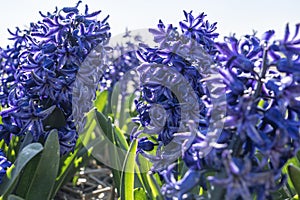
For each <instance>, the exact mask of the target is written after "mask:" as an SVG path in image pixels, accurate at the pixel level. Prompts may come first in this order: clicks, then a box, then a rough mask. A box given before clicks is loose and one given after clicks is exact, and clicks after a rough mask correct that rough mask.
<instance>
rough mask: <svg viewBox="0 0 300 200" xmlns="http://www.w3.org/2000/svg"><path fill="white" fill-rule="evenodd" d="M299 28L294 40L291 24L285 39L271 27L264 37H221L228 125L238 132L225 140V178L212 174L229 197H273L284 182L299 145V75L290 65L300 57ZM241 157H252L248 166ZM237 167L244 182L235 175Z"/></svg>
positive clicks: (220, 49) (295, 64)
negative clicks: (285, 168) (285, 169)
mask: <svg viewBox="0 0 300 200" xmlns="http://www.w3.org/2000/svg"><path fill="white" fill-rule="evenodd" d="M298 29H299V28H298V26H296V34H295V36H294V37H293V38H292V40H289V34H290V33H289V26H287V28H286V32H285V36H284V39H283V40H274V41H272V38H273V35H274V31H268V32H266V33H265V34H264V35H263V37H262V39H259V38H258V37H256V36H255V35H247V36H245V38H244V39H242V40H237V39H236V38H235V37H234V36H231V37H229V38H226V39H225V43H217V47H218V49H219V51H220V55H219V56H218V60H219V61H220V62H221V63H223V67H222V68H221V69H220V73H221V74H222V76H223V78H224V83H225V84H226V89H227V96H228V97H229V98H228V106H227V116H226V119H225V124H224V130H226V131H227V132H232V133H234V134H233V135H232V137H231V138H230V140H228V141H227V144H228V147H230V150H231V153H230V154H229V153H228V152H227V153H225V151H224V152H223V154H220V156H222V157H220V158H223V160H224V159H225V160H228V161H226V162H227V163H223V166H224V167H225V169H226V170H225V171H226V172H225V173H226V174H227V176H226V177H227V178H225V179H222V178H220V177H218V176H219V175H220V174H222V173H224V170H223V172H222V173H217V174H218V175H216V176H215V177H214V178H212V177H211V180H212V183H213V184H215V185H217V186H221V187H225V191H226V197H227V199H237V198H243V199H252V198H254V197H256V198H257V199H266V198H271V192H272V191H276V190H277V189H278V188H280V187H281V186H282V184H283V183H284V182H285V176H283V175H282V174H281V169H282V167H283V166H284V164H285V163H286V162H287V161H288V159H290V158H291V157H293V156H294V155H295V154H296V152H297V151H298V150H299V136H300V135H299V125H300V124H299V119H298V117H296V116H299V112H298V108H297V104H298V102H299V99H297V97H298V96H299V92H298V90H297V87H298V75H297V73H296V70H292V69H295V68H296V66H297V63H298V57H299V56H298V55H299V51H298V52H297V50H299V47H298V41H299V39H297V37H298V35H297V34H298ZM286 46H288V48H287V47H286ZM287 60H290V61H288V62H286V61H287ZM232 80H235V81H232ZM241 88H244V90H242V89H241ZM282 94H284V97H283V96H282ZM241 161H243V162H247V163H249V164H247V165H246V166H247V169H243V168H245V167H246V166H244V167H243V165H242V164H240V162H241ZM235 168H236V170H234V169H235ZM221 171H222V170H221ZM234 171H236V172H234ZM235 173H237V174H236V175H235V176H234V177H236V178H237V176H240V175H243V178H242V177H241V178H242V179H243V180H244V181H245V183H243V182H242V181H237V180H235V178H233V177H232V175H231V174H235ZM232 178H233V179H232ZM271 180H272V184H271V183H270V182H269V181H271ZM236 183H243V185H240V186H238V185H237V184H236ZM249 184H250V185H249ZM225 185H226V186H225ZM257 185H260V187H259V188H257V187H256V186H257Z"/></svg>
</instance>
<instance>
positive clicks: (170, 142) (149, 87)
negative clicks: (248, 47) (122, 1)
mask: <svg viewBox="0 0 300 200" xmlns="http://www.w3.org/2000/svg"><path fill="white" fill-rule="evenodd" d="M184 15H185V17H186V19H185V20H184V21H183V22H180V29H181V32H182V33H180V32H179V31H177V27H174V26H173V25H168V26H167V27H166V26H165V25H164V24H163V22H162V21H161V20H160V22H159V24H158V29H149V31H150V32H151V33H152V34H153V36H154V41H155V42H156V43H157V46H156V47H149V46H147V45H142V46H141V50H140V51H138V52H137V54H138V56H139V58H140V60H141V62H142V65H140V66H139V67H138V68H137V71H138V73H139V75H140V82H141V98H140V99H139V100H137V101H136V108H137V112H138V117H139V122H140V124H141V125H142V126H143V130H142V132H143V133H146V134H149V136H156V142H155V143H156V144H158V147H157V149H156V153H155V155H153V154H148V153H147V150H146V149H143V148H142V145H138V147H139V146H140V147H141V148H140V149H139V150H138V151H139V153H141V154H142V155H143V156H144V157H146V158H148V159H149V160H150V161H151V162H152V163H153V167H152V170H153V171H155V172H158V173H160V174H162V173H165V171H166V173H167V174H170V173H169V172H168V166H169V165H170V164H172V163H174V162H175V161H176V160H178V159H179V158H182V159H183V161H184V162H185V163H186V165H187V166H189V167H191V170H193V171H194V172H193V173H194V174H198V175H199V174H202V172H201V171H200V170H201V169H202V168H201V166H202V164H201V163H204V162H205V161H204V159H203V157H204V156H205V155H206V154H207V153H208V152H209V151H210V150H211V148H212V147H215V148H216V149H219V148H221V147H224V146H223V145H222V144H219V143H218V141H217V138H216V137H217V135H218V134H220V133H217V132H215V131H213V130H211V129H210V128H209V126H210V125H211V124H214V125H213V126H216V125H217V124H218V121H219V120H220V118H222V116H223V113H222V112H224V109H223V107H224V103H223V102H222V101H224V98H223V97H222V94H224V89H225V87H224V84H223V83H222V80H221V76H218V70H217V65H216V64H217V63H216V62H215V61H214V58H215V57H216V53H217V50H216V46H215V45H214V42H213V41H214V39H215V38H217V36H218V34H217V33H214V31H215V29H216V23H213V24H211V25H210V23H209V22H208V21H205V20H204V18H205V17H206V15H205V14H203V13H202V14H200V15H198V16H197V17H194V15H193V14H192V12H189V13H187V12H185V11H184ZM210 75H217V76H213V77H214V78H216V79H218V80H217V81H216V80H214V83H213V81H211V79H210ZM209 89H210V90H213V91H214V92H212V94H213V95H211V94H210V92H209V91H208V90H209ZM218 93H220V94H221V95H220V94H218ZM212 101H213V102H214V103H215V105H216V106H214V108H215V111H214V112H212V106H210V104H211V102H212ZM217 102H218V103H217ZM210 123H211V124H210ZM224 137H226V136H223V138H224ZM152 139H153V137H152ZM144 141H145V139H143V140H140V142H144ZM151 149H152V148H151ZM187 152H189V153H187ZM197 152H199V153H202V154H201V155H200V154H199V155H197ZM212 155H213V153H211V154H210V158H212V159H211V162H213V161H212V160H213V156H212ZM198 160H199V162H198ZM200 160H201V161H200ZM197 163H198V164H197ZM190 172H191V171H190ZM193 173H191V174H193ZM170 176H173V175H170ZM191 176H192V175H188V173H187V174H186V176H185V177H186V178H185V179H182V180H181V181H179V182H177V180H176V179H175V178H172V179H169V178H167V177H169V176H163V177H165V181H166V185H165V186H164V187H163V188H164V189H162V192H163V193H164V194H165V195H166V196H168V197H169V198H172V195H173V197H177V198H182V196H183V195H184V194H186V193H188V191H189V190H191V189H192V188H193V187H194V186H196V185H197V184H198V181H193V183H189V182H190V181H192V180H193V178H191ZM196 179H197V180H200V178H199V179H198V178H197V177H196ZM185 184H190V185H189V186H188V187H184V186H183V187H182V191H181V190H180V187H179V185H185ZM175 186H176V188H173V189H174V190H176V191H177V192H175V193H174V192H172V191H174V190H173V189H172V187H175Z"/></svg>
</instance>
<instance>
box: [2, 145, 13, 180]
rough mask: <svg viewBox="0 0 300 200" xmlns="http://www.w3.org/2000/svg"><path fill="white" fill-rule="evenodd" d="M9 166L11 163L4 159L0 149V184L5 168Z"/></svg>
mask: <svg viewBox="0 0 300 200" xmlns="http://www.w3.org/2000/svg"><path fill="white" fill-rule="evenodd" d="M10 166H11V163H10V162H9V161H8V160H7V158H6V157H5V154H4V152H3V151H2V149H0V183H1V182H2V178H3V176H4V175H5V174H6V170H7V168H9V167H10Z"/></svg>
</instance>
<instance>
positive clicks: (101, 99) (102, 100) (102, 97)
mask: <svg viewBox="0 0 300 200" xmlns="http://www.w3.org/2000/svg"><path fill="white" fill-rule="evenodd" d="M107 97H108V91H107V90H104V91H102V92H100V93H99V94H98V95H97V96H96V100H95V102H94V105H95V107H96V108H97V110H98V111H99V112H102V111H103V109H104V107H105V105H106V103H107Z"/></svg>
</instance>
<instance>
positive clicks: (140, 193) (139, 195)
mask: <svg viewBox="0 0 300 200" xmlns="http://www.w3.org/2000/svg"><path fill="white" fill-rule="evenodd" d="M147 199H148V198H147V194H146V192H145V190H144V189H143V188H135V189H134V200H147Z"/></svg>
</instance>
